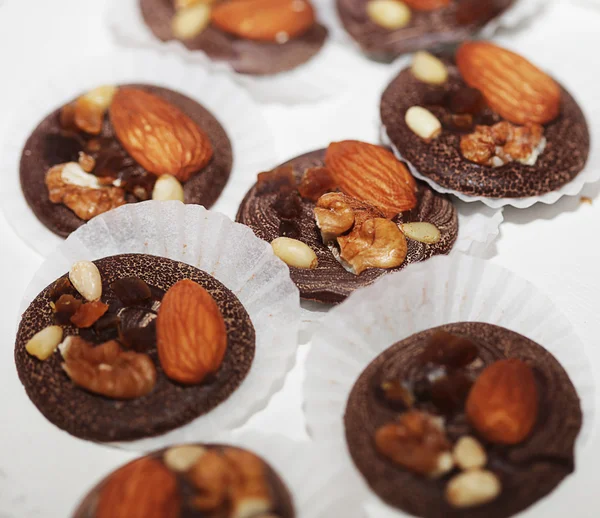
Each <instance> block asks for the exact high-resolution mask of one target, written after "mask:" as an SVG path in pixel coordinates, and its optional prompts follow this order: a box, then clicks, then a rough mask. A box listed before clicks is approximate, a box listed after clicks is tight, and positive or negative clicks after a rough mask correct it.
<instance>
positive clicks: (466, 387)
mask: <svg viewBox="0 0 600 518" xmlns="http://www.w3.org/2000/svg"><path fill="white" fill-rule="evenodd" d="M472 386H473V380H472V379H471V378H470V377H469V375H467V374H466V373H464V372H462V371H450V372H448V373H446V375H443V376H441V377H439V378H436V379H434V380H432V381H431V385H430V387H429V397H430V398H431V401H432V403H433V404H434V405H435V406H436V408H437V409H438V410H439V411H440V412H441V413H443V414H447V415H450V414H453V413H454V412H457V411H458V410H461V409H462V408H463V407H464V405H465V401H466V400H467V396H468V395H469V391H470V390H471V387H472Z"/></svg>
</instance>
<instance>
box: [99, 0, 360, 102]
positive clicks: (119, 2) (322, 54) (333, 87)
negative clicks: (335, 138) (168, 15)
mask: <svg viewBox="0 0 600 518" xmlns="http://www.w3.org/2000/svg"><path fill="white" fill-rule="evenodd" d="M106 20H107V23H108V25H109V27H110V29H111V31H112V32H113V34H114V36H115V39H116V40H117V41H118V42H119V43H120V44H122V45H125V46H130V47H143V48H148V49H152V50H155V51H157V50H158V51H165V50H167V51H168V52H170V53H173V54H175V55H178V56H179V57H182V58H184V59H185V60H187V61H189V62H190V64H191V65H193V66H194V68H196V69H205V70H210V71H213V72H219V73H222V74H225V75H229V76H231V77H232V78H234V79H235V81H237V82H238V83H239V84H241V85H242V86H244V88H246V90H247V91H248V92H249V93H250V95H252V97H253V98H254V99H256V100H258V101H261V102H277V103H283V104H297V103H306V102H316V101H319V100H322V99H326V98H329V97H333V96H337V95H339V94H340V93H341V92H343V91H344V90H345V89H346V81H345V79H344V74H347V72H348V70H352V69H353V67H354V61H353V59H352V55H351V53H349V52H347V51H346V49H344V48H343V47H341V46H339V45H336V44H334V43H332V42H331V41H329V40H330V39H331V38H328V41H327V42H325V45H324V46H323V47H322V48H321V50H320V51H319V52H318V53H317V54H316V55H315V56H313V57H312V58H311V59H310V60H309V61H308V62H306V63H304V64H302V65H300V66H298V67H297V68H295V69H293V70H290V71H287V72H280V73H278V74H272V75H266V76H253V75H248V74H239V73H237V72H236V71H235V70H234V69H233V67H232V66H231V65H230V64H229V63H227V62H224V61H215V60H212V59H210V58H209V57H208V56H207V55H206V54H205V53H204V52H202V51H199V50H194V51H191V50H188V49H187V48H186V47H185V46H184V45H183V44H182V43H181V42H179V41H177V40H172V41H168V42H163V41H161V40H159V39H158V38H157V37H156V36H155V35H154V34H153V33H152V31H151V30H150V28H149V27H148V26H147V25H146V24H145V22H144V19H143V17H142V14H141V11H140V7H139V0H112V3H110V4H109V9H108V10H107V13H106ZM319 21H322V20H319Z"/></svg>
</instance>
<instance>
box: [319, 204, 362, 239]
mask: <svg viewBox="0 0 600 518" xmlns="http://www.w3.org/2000/svg"><path fill="white" fill-rule="evenodd" d="M314 214H315V219H316V221H317V227H319V229H320V230H321V238H322V239H323V243H325V244H327V243H329V242H330V241H332V240H334V239H335V238H337V237H338V236H341V235H342V234H343V233H344V232H346V231H348V230H350V229H351V228H352V226H353V225H354V210H353V209H352V207H351V206H350V203H349V197H348V196H346V195H345V194H342V193H330V194H324V195H323V196H321V197H320V198H319V200H318V202H317V206H316V207H315V209H314Z"/></svg>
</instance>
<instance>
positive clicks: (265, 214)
mask: <svg viewBox="0 0 600 518" xmlns="http://www.w3.org/2000/svg"><path fill="white" fill-rule="evenodd" d="M324 158H325V150H324V149H323V150H319V151H313V152H311V153H307V154H305V155H302V156H299V157H297V158H294V159H293V160H290V161H289V162H286V163H285V164H283V165H292V166H293V167H294V173H295V174H296V176H297V178H298V179H300V178H302V174H303V173H304V170H305V169H307V168H309V167H316V166H322V165H324ZM276 198H277V193H266V194H260V193H259V192H258V190H257V186H256V185H255V186H254V187H253V188H252V189H251V190H250V191H249V192H248V193H247V194H246V196H245V198H244V200H243V201H242V203H241V205H240V208H239V210H238V214H237V221H239V222H240V223H244V224H245V225H248V226H249V227H250V228H251V229H252V230H253V231H254V233H255V234H256V235H257V236H258V237H260V238H261V239H264V240H265V241H269V242H271V241H273V239H275V238H277V237H279V236H280V235H281V234H280V230H279V228H280V227H279V225H280V221H281V219H280V217H279V215H278V214H277V212H276V211H275V209H274V208H273V204H274V202H275V200H276ZM417 198H418V205H417V207H416V208H415V209H413V210H412V211H410V212H405V213H402V214H400V215H399V216H397V218H396V219H395V221H398V222H404V223H406V222H409V221H428V222H430V223H433V224H434V225H435V226H436V227H438V229H439V230H440V232H441V235H442V238H441V240H440V242H439V243H437V244H435V245H426V244H423V243H419V242H417V241H413V240H410V239H407V244H408V254H407V256H406V260H405V261H404V263H403V264H402V265H401V266H400V267H398V268H393V269H389V270H385V269H381V268H372V269H369V270H365V271H364V272H362V273H361V274H360V275H354V274H353V273H350V272H348V271H346V270H345V269H344V267H343V266H342V265H341V264H340V263H339V262H338V261H337V260H336V259H335V257H334V256H333V254H332V253H331V251H330V250H329V248H328V247H327V246H325V245H324V244H323V242H322V240H321V234H320V231H319V229H318V228H317V225H316V223H315V218H314V214H313V209H314V207H315V203H314V202H312V201H310V200H305V199H302V200H301V204H302V216H301V217H300V219H299V230H300V234H299V235H297V236H294V235H290V236H289V237H294V238H296V239H299V240H300V241H302V242H304V243H306V244H307V245H308V246H310V247H311V248H312V249H313V250H314V252H315V253H316V254H317V258H318V260H319V265H318V266H317V268H315V269H313V270H308V269H301V268H293V267H290V273H291V277H292V280H293V281H294V282H295V283H296V285H297V286H298V288H299V289H300V295H301V297H302V298H304V299H309V300H316V301H318V302H324V303H330V304H335V303H339V302H342V301H343V300H344V299H345V298H346V297H347V296H348V295H350V293H352V292H353V291H354V290H356V289H358V288H360V287H362V286H367V285H368V284H371V283H372V282H374V281H375V280H376V279H377V278H379V277H380V276H381V275H384V274H385V273H387V272H391V271H398V270H401V269H402V268H404V267H405V266H407V265H409V264H411V263H415V262H419V261H424V260H426V259H428V258H430V257H432V256H433V255H438V254H447V253H449V252H450V250H451V249H452V246H453V245H454V242H455V241H456V238H457V235H458V215H457V213H456V210H455V209H454V207H453V205H452V203H451V202H450V201H449V200H448V198H446V197H445V196H443V195H440V194H437V193H435V192H433V191H432V190H431V189H430V188H429V187H428V186H426V185H425V184H424V183H419V192H418V196H417Z"/></svg>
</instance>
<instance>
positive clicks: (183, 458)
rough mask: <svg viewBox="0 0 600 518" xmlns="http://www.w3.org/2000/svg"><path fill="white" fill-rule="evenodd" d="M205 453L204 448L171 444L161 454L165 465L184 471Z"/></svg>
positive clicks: (171, 468) (174, 469) (173, 469)
mask: <svg viewBox="0 0 600 518" xmlns="http://www.w3.org/2000/svg"><path fill="white" fill-rule="evenodd" d="M206 453H207V450H206V448H203V447H202V446H195V445H193V444H186V445H182V446H173V447H172V448H169V449H168V450H167V451H166V452H165V454H164V455H163V460H164V463H165V465H166V466H167V467H168V468H169V469H170V470H172V471H177V472H180V473H185V472H186V471H188V470H189V469H190V468H192V467H193V466H194V465H195V464H196V463H197V462H198V461H199V460H200V458H201V457H203V456H204V455H205V454H206Z"/></svg>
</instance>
